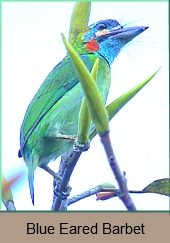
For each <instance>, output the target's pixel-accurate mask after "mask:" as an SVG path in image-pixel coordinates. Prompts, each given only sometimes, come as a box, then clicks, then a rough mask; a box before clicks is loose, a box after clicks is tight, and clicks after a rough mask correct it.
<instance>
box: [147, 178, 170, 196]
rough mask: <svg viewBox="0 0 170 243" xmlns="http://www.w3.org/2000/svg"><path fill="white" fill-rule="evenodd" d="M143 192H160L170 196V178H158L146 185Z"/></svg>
mask: <svg viewBox="0 0 170 243" xmlns="http://www.w3.org/2000/svg"><path fill="white" fill-rule="evenodd" d="M142 192H151V193H158V194H161V195H165V196H169V197H170V179H169V178H164V179H160V180H156V181H154V182H152V183H151V184H149V185H148V186H147V187H145V188H144V189H143V190H142Z"/></svg>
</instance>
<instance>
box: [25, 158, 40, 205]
mask: <svg viewBox="0 0 170 243" xmlns="http://www.w3.org/2000/svg"><path fill="white" fill-rule="evenodd" d="M26 164H27V167H28V182H29V188H30V195H31V199H32V204H33V205H34V171H35V169H36V167H37V165H38V158H37V156H35V155H34V154H32V155H30V156H29V160H28V159H26Z"/></svg>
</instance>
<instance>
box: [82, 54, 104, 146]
mask: <svg viewBox="0 0 170 243" xmlns="http://www.w3.org/2000/svg"><path fill="white" fill-rule="evenodd" d="M98 65H99V59H98V58H97V59H96V61H95V63H94V65H93V68H92V70H91V75H92V77H93V79H94V80H95V81H96V80H97V73H98ZM90 128H91V116H90V114H89V111H88V107H87V103H86V99H85V98H83V101H82V104H81V108H80V112H79V119H78V141H79V143H80V144H85V143H87V142H88V140H89V132H90Z"/></svg>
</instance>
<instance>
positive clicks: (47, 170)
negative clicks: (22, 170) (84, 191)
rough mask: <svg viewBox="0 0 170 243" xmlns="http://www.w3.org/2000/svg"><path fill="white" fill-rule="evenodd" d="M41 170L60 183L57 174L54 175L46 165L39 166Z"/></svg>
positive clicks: (59, 177)
mask: <svg viewBox="0 0 170 243" xmlns="http://www.w3.org/2000/svg"><path fill="white" fill-rule="evenodd" d="M40 167H41V168H42V169H44V170H45V171H46V172H48V173H49V174H50V175H52V176H53V177H54V178H55V179H56V180H58V181H61V176H60V175H59V174H57V173H55V172H54V171H53V170H52V169H50V168H49V167H48V166H47V165H41V166H40Z"/></svg>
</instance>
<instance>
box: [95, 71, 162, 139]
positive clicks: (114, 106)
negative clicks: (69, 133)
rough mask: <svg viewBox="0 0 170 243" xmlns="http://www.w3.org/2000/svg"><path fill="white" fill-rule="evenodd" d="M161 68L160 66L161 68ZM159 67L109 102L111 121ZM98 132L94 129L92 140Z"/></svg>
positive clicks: (108, 109)
mask: <svg viewBox="0 0 170 243" xmlns="http://www.w3.org/2000/svg"><path fill="white" fill-rule="evenodd" d="M159 69H160V68H159ZM159 69H158V70H157V71H156V72H154V73H153V74H152V75H151V76H149V77H148V78H147V79H146V80H144V81H142V82H141V83H139V84H138V85H136V86H135V87H134V88H132V89H130V90H129V91H128V92H126V93H125V94H123V95H121V96H120V97H119V98H117V99H116V100H114V101H113V102H112V103H111V104H109V105H108V106H107V107H106V110H107V112H108V115H109V121H110V120H111V119H112V118H113V117H114V116H115V115H116V114H117V113H118V111H119V110H120V109H121V108H122V107H123V106H124V105H126V104H127V103H128V101H129V100H131V99H132V98H133V97H134V96H135V95H136V94H137V93H138V92H139V91H140V90H141V89H142V88H143V87H144V86H145V85H146V84H147V83H149V81H150V80H151V79H152V78H153V77H154V76H155V75H156V74H157V72H158V71H159ZM96 134H97V132H96V130H94V131H93V132H92V133H91V134H90V140H92V139H93V138H94V137H95V135H96Z"/></svg>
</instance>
